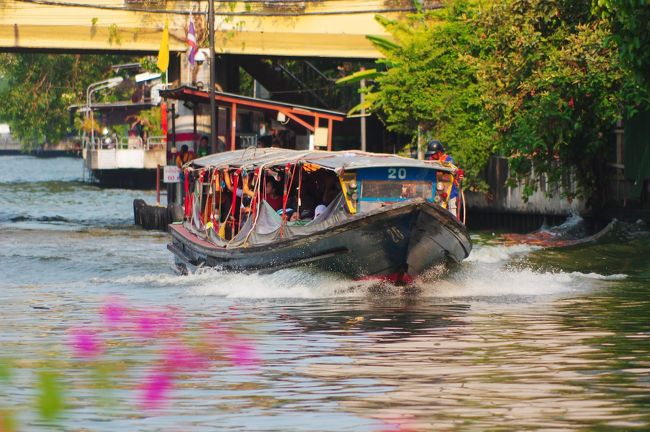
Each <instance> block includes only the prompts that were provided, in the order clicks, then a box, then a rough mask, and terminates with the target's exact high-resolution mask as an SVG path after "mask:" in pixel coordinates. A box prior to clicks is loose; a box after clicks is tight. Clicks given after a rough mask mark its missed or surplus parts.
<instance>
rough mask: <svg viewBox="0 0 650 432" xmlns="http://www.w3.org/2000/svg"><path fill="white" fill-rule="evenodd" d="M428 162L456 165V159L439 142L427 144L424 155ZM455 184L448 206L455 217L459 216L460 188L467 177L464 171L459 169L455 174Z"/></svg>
mask: <svg viewBox="0 0 650 432" xmlns="http://www.w3.org/2000/svg"><path fill="white" fill-rule="evenodd" d="M424 156H425V159H426V160H432V161H438V162H441V163H443V164H444V163H447V164H449V163H450V164H452V165H456V162H455V161H454V159H453V158H452V157H451V156H449V155H448V154H446V153H445V148H444V147H443V145H442V143H441V142H440V141H438V140H432V141H429V143H428V144H427V152H426V153H425V154H424ZM453 175H454V182H453V184H452V187H451V193H450V194H449V201H448V204H447V210H449V212H450V213H452V214H453V215H454V216H457V215H458V214H457V212H458V206H457V202H458V186H459V184H460V182H461V181H462V180H463V177H464V176H465V172H464V171H463V170H462V169H457V170H456V171H455V172H454V173H453Z"/></svg>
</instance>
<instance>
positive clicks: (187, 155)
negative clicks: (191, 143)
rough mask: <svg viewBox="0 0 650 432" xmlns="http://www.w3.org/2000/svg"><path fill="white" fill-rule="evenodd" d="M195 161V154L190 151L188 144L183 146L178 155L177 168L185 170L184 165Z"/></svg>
mask: <svg viewBox="0 0 650 432" xmlns="http://www.w3.org/2000/svg"><path fill="white" fill-rule="evenodd" d="M193 159H194V152H193V151H190V150H189V149H188V147H187V144H183V145H182V146H181V151H180V153H178V154H177V155H176V166H178V167H179V168H183V165H185V164H186V163H188V162H189V161H191V160H193Z"/></svg>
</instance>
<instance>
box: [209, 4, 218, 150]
mask: <svg viewBox="0 0 650 432" xmlns="http://www.w3.org/2000/svg"><path fill="white" fill-rule="evenodd" d="M208 22H209V26H208V31H209V32H210V58H209V59H208V60H209V62H210V143H211V147H212V153H215V152H216V151H217V103H216V100H215V93H214V84H215V82H216V79H215V75H216V74H215V67H216V59H215V52H216V51H215V46H214V0H209V1H208Z"/></svg>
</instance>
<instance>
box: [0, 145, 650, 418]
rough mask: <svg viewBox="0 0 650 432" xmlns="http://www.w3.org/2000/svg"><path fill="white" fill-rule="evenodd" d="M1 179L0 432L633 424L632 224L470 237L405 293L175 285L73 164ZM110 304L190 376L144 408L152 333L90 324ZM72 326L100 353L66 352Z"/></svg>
mask: <svg viewBox="0 0 650 432" xmlns="http://www.w3.org/2000/svg"><path fill="white" fill-rule="evenodd" d="M0 167H2V170H0V305H1V309H0V430H12V429H13V430H25V431H33V430H36V431H38V430H79V431H115V430H142V431H151V430H160V431H181V430H182V431H193V430H196V431H203V430H223V431H229V430H232V431H235V430H238V431H239V430H240V431H343V430H345V431H426V430H439V429H442V430H525V429H548V430H552V429H557V430H591V429H597V430H648V429H650V318H649V317H650V283H649V282H650V237H649V236H648V235H647V231H646V230H645V229H644V227H642V226H640V225H637V224H632V225H625V224H622V223H616V224H614V225H613V226H612V227H610V228H611V229H610V231H609V232H608V233H607V234H606V235H604V236H602V237H601V238H600V239H599V240H598V241H595V242H591V243H586V244H582V245H576V246H572V247H565V248H547V247H544V248H542V247H539V246H531V245H526V244H515V243H513V242H512V241H511V240H512V239H510V241H506V240H505V239H504V237H503V236H501V235H499V234H498V233H497V234H495V233H491V232H488V233H485V232H484V233H474V234H473V240H474V243H475V249H474V251H473V252H472V254H471V256H470V257H469V259H468V260H466V261H465V262H464V263H463V264H462V265H459V266H457V267H455V268H450V269H434V271H432V272H431V274H429V275H427V276H426V277H424V278H423V279H422V280H420V281H419V282H418V284H417V287H415V288H413V289H410V290H409V291H407V292H403V291H402V290H399V289H396V288H392V287H388V286H373V285H366V284H360V283H355V282H351V281H347V280H344V279H341V278H339V277H336V276H334V275H325V274H318V273H311V272H308V271H296V270H290V271H281V272H279V273H275V274H272V275H256V274H252V275H240V274H233V273H224V272H219V271H206V272H203V273H201V274H195V275H190V276H178V275H176V274H175V273H174V272H173V271H172V258H171V254H170V253H169V252H168V251H167V250H166V247H165V245H166V242H167V237H166V235H164V234H162V233H155V232H144V231H141V230H140V229H137V228H135V227H134V226H133V216H132V202H133V199H135V198H145V199H146V200H147V201H148V202H150V203H151V202H152V201H153V200H154V199H155V197H154V194H153V193H151V192H142V191H125V190H103V189H99V188H96V187H94V186H90V185H87V184H83V183H82V182H81V181H80V180H81V176H82V172H81V162H80V161H79V160H76V159H68V158H59V159H36V158H32V157H25V156H15V157H14V156H11V157H9V156H3V157H0ZM469 217H471V214H470V215H469ZM580 224H581V221H580V219H579V218H572V219H570V220H569V221H568V222H567V223H566V225H565V226H563V227H558V228H554V230H552V231H549V232H555V233H559V234H560V235H562V234H563V233H568V234H570V233H574V232H575V231H576V230H577V229H576V228H579V227H580ZM577 231H579V229H578V230H577ZM111 302H113V303H114V304H113V306H115V303H117V304H118V305H121V306H120V307H122V308H123V309H124V308H126V309H128V310H129V311H130V312H129V313H131V314H136V313H141V314H142V313H145V312H147V311H149V312H150V311H157V313H159V314H164V313H169V314H173V315H174V317H175V319H177V320H178V322H181V323H182V324H181V325H180V328H181V330H180V331H179V330H178V329H176V330H174V332H175V333H174V334H175V336H174V337H175V338H177V339H182V340H183V341H185V342H184V343H186V345H184V346H202V347H203V348H202V351H201V352H202V353H204V354H205V353H206V351H207V352H209V353H208V355H207V357H206V358H208V361H197V362H194V363H192V362H190V361H185V363H184V364H185V366H186V367H185V369H183V368H182V367H181V368H180V369H178V368H177V369H175V371H176V372H175V374H174V380H173V383H171V384H169V383H167V384H169V385H167V386H166V387H165V385H164V383H163V384H161V385H160V386H159V387H157V388H159V389H160V388H163V387H164V388H165V389H166V390H165V391H164V392H163V391H161V392H159V393H164V395H163V396H164V397H163V396H161V397H160V398H159V400H158V401H157V402H156V404H155V406H152V405H147V403H146V398H145V399H143V396H142V394H143V393H142V388H143V385H145V384H143V380H146V377H147V373H148V372H147V371H151V367H152V365H155V364H160V351H159V348H160V346H161V345H164V344H166V343H168V342H164V341H162V339H164V338H166V337H168V335H167V334H165V333H164V332H157V331H152V332H151V333H149V337H145V336H146V335H145V336H143V334H142V333H140V334H136V333H134V332H132V331H128V330H125V329H124V328H122V329H117V330H115V329H111V328H107V325H108V324H107V321H106V310H107V304H111ZM118 309H119V308H118ZM102 311H103V312H102ZM134 311H136V312H134ZM102 313H104V315H102ZM115 316H117V315H115ZM115 316H114V318H115ZM118 318H119V317H118ZM152 325H153V324H152ZM215 327H218V328H219V329H220V330H218V331H217V332H216V333H214V332H213V333H210V334H211V335H212V336H206V334H208V333H206V331H205V330H206V329H207V328H212V329H214V328H215ZM80 329H81V330H80ZM224 329H225V330H224ZM83 331H89V332H90V333H89V334H90V335H91V336H92V335H94V336H93V337H101V338H102V343H103V345H102V347H103V348H102V349H100V350H95V351H93V349H94V348H93V345H92V341H90V342H88V340H86V342H87V343H86V344H85V345H84V344H83V342H82V343H81V345H83V346H81V348H80V343H79V341H78V340H76V339H74V335H78V334H79V332H83ZM179 332H180V333H181V334H179ZM215 334H217V335H220V336H219V337H216V338H215V337H214V335H215ZM202 338H203V339H205V338H211V342H205V341H204V340H202ZM235 339H236V340H239V341H240V342H241V343H245V344H247V345H246V348H245V349H244V350H243V351H244V353H243V354H242V350H239V351H238V352H239V358H238V359H237V358H236V357H237V356H235V358H234V360H232V361H228V356H227V355H224V354H223V353H224V352H225V351H227V350H228V349H231V348H232V341H233V340H235ZM75 340H76V341H77V342H75ZM71 341H72V342H71ZM229 344H230V345H229ZM84 349H85V350H86V351H84ZM224 350H225V351H224ZM212 351H214V353H213V352H212ZM84 352H85V354H84ZM98 352H99V353H98ZM231 352H232V350H231ZM242 356H243V357H244V358H243V360H242ZM231 359H232V358H231ZM157 362H158V363H157ZM190 363H192V364H190ZM47 377H50V379H49V380H48V378H47ZM102 377H103V379H102ZM159 396H160V394H159ZM3 421H4V426H3V423H2V422H3ZM7 425H8V426H7ZM3 427H4V428H5V429H2V428H3Z"/></svg>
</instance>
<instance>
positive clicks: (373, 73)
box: [336, 69, 384, 84]
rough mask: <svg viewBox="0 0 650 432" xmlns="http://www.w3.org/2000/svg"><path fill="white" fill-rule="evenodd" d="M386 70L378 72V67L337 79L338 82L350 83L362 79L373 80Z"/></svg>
mask: <svg viewBox="0 0 650 432" xmlns="http://www.w3.org/2000/svg"><path fill="white" fill-rule="evenodd" d="M383 73H384V72H377V69H367V70H360V71H357V72H355V73H353V74H350V75H348V76H345V77H343V78H340V79H338V80H336V84H350V83H355V82H360V81H361V80H364V79H365V80H372V79H375V78H377V77H379V76H381V75H382V74H383Z"/></svg>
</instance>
